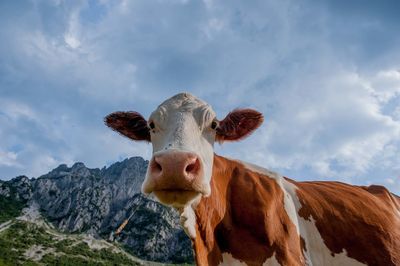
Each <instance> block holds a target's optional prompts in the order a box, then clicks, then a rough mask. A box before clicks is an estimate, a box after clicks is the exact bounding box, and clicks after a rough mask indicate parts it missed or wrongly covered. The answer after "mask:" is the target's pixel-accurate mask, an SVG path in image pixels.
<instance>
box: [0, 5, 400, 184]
mask: <svg viewBox="0 0 400 266" xmlns="http://www.w3.org/2000/svg"><path fill="white" fill-rule="evenodd" d="M339 2H340V1H339ZM339 2H337V1H334V2H332V1H321V2H319V3H317V4H316V3H311V2H308V1H305V2H301V3H298V2H295V1H290V0H285V1H279V2H276V1H255V2H252V3H247V2H243V1H231V2H230V3H229V4H226V3H223V2H219V1H210V0H207V1H156V2H152V1H89V2H86V1H68V2H66V1H51V2H48V1H30V2H24V3H16V2H14V1H9V2H7V1H5V2H4V1H3V2H2V3H1V4H0V5H1V6H0V15H1V18H0V21H1V22H2V25H3V27H2V29H1V30H0V37H1V39H2V40H3V41H2V43H1V44H0V56H1V58H2V61H1V62H0V77H1V78H0V92H1V101H0V105H1V106H2V108H1V111H0V120H1V121H0V122H1V128H0V137H2V142H1V143H0V176H1V177H2V178H11V177H13V176H14V175H17V174H27V175H31V176H37V175H39V174H41V173H44V172H46V171H48V170H50V169H51V168H53V167H55V166H56V165H57V164H59V163H72V162H74V161H84V162H86V163H87V164H88V165H89V166H92V167H101V166H102V165H104V164H108V163H111V162H113V161H115V160H118V159H120V158H123V157H126V156H133V155H144V156H145V157H147V158H149V157H150V152H151V151H150V147H149V146H146V145H145V144H142V143H133V142H131V141H129V140H127V139H124V138H122V137H120V136H119V135H117V134H115V133H114V132H112V131H110V130H108V129H107V128H106V127H105V126H104V125H103V122H102V121H103V117H104V116H105V115H107V114H108V113H110V112H113V111H116V110H136V111H140V112H142V113H143V115H144V116H148V115H149V114H150V112H151V111H152V110H153V109H154V108H155V107H156V106H157V105H158V104H159V103H160V102H161V101H163V100H165V99H166V98H167V97H170V96H172V95H173V94H175V93H177V92H181V91H189V92H192V93H193V94H195V95H197V96H199V97H201V98H203V99H204V100H206V101H208V102H209V103H210V104H211V105H212V106H213V107H214V109H215V110H216V112H217V114H218V117H220V118H223V117H224V115H226V113H228V112H229V111H230V110H232V109H234V108H236V107H252V108H256V109H258V110H260V111H262V112H263V113H264V114H265V117H266V122H265V124H264V125H263V126H262V127H261V128H260V129H259V131H258V132H256V133H255V134H254V135H252V136H251V137H250V138H249V139H247V140H245V141H243V142H241V143H232V144H227V145H223V146H218V145H217V147H216V150H217V152H219V153H222V154H224V155H227V156H229V157H235V158H241V159H244V160H248V161H252V162H255V163H259V164H262V165H264V166H267V167H271V168H273V169H275V170H277V171H280V172H282V173H284V174H286V175H288V176H292V177H296V178H298V179H336V180H342V181H346V182H351V183H356V184H367V183H381V184H385V185H387V186H388V187H390V188H392V189H393V190H395V191H397V192H399V191H400V189H399V186H398V185H396V184H397V183H396V182H397V181H396V180H398V176H399V175H400V169H399V167H398V165H400V162H399V159H398V156H396V155H397V154H399V151H400V150H399V149H400V140H399V135H400V132H399V130H400V129H399V128H400V125H399V123H400V122H399V121H400V109H399V105H400V104H399V103H400V75H399V69H400V68H399V64H398V62H399V60H400V53H399V49H398V48H397V47H400V45H399V44H400V43H399V40H400V38H399V37H398V35H397V34H395V32H396V31H395V29H396V27H398V25H399V23H400V22H399V20H398V19H397V17H396V16H394V14H393V10H395V8H393V6H392V7H391V5H394V4H395V3H394V2H393V3H390V4H388V7H385V8H384V7H381V5H378V6H379V7H377V5H376V4H371V3H370V4H363V5H360V6H359V7H357V8H355V7H354V6H353V5H350V4H349V5H347V4H346V7H345V6H343V3H341V2H340V3H339ZM382 6H383V5H382ZM385 14H387V15H385ZM310 18H312V19H310ZM11 22H12V23H11ZM396 178H397V179H396Z"/></svg>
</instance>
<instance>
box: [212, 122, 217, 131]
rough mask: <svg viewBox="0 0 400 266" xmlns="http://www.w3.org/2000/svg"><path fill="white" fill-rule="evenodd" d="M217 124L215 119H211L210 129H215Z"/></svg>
mask: <svg viewBox="0 0 400 266" xmlns="http://www.w3.org/2000/svg"><path fill="white" fill-rule="evenodd" d="M217 126H218V123H217V121H212V123H211V128H212V129H216V128H217Z"/></svg>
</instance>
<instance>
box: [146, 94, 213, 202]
mask: <svg viewBox="0 0 400 266" xmlns="http://www.w3.org/2000/svg"><path fill="white" fill-rule="evenodd" d="M214 119H215V113H214V111H213V110H212V109H211V107H210V106H209V105H208V104H207V103H205V102H203V101H202V100H200V99H198V98H196V97H194V96H192V95H190V94H188V93H180V94H178V95H175V96H174V97H172V98H170V99H168V100H166V101H165V102H163V103H162V104H161V105H160V106H158V108H157V109H156V110H155V111H154V112H153V113H152V114H151V116H150V118H149V120H148V121H149V122H151V121H153V123H154V124H155V129H154V130H151V133H150V134H151V143H152V145H153V155H154V154H156V153H157V152H166V151H168V150H180V151H188V152H193V153H195V154H197V155H198V156H199V159H200V161H201V163H202V166H203V171H204V176H203V178H202V185H201V187H202V194H203V196H209V195H210V194H211V187H210V181H211V174H212V166H213V160H214V142H215V134H216V133H215V130H213V129H211V128H210V125H211V122H212V121H213V120H214ZM148 180H149V178H148V174H146V177H145V180H144V182H143V184H142V191H143V187H145V186H146V185H147V183H148Z"/></svg>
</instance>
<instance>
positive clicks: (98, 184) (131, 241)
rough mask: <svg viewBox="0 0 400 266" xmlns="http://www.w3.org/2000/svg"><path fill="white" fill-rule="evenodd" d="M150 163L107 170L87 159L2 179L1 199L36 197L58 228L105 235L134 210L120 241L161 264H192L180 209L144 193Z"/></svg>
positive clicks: (130, 161)
mask: <svg viewBox="0 0 400 266" xmlns="http://www.w3.org/2000/svg"><path fill="white" fill-rule="evenodd" d="M147 163H148V162H147V161H145V160H143V159H142V158H141V157H132V158H129V159H126V160H124V161H122V162H118V163H115V164H113V165H111V166H110V167H108V168H103V169H89V168H87V167H86V166H85V165H84V164H83V163H75V164H74V165H73V166H72V167H70V168H69V167H67V166H66V165H60V166H58V167H57V168H55V169H54V170H52V171H51V172H49V173H48V174H45V175H43V176H41V177H39V178H37V179H28V178H27V177H25V176H21V177H17V178H14V179H12V180H10V181H6V182H2V183H0V195H1V196H2V197H8V198H15V199H16V200H18V201H19V202H28V201H36V202H37V203H38V205H39V206H40V209H41V211H42V214H43V215H44V216H45V217H46V218H47V219H48V220H49V221H50V222H51V223H52V224H53V225H54V226H55V227H57V228H58V229H59V230H61V231H63V232H69V233H78V232H79V233H88V234H91V235H94V236H96V237H101V238H105V239H111V238H113V234H112V232H113V231H115V230H116V228H118V226H119V225H120V224H121V223H122V222H123V221H124V220H125V219H126V218H127V217H128V216H129V215H131V214H132V213H133V216H132V218H131V219H130V221H129V223H128V225H127V226H126V227H125V229H124V230H123V231H122V233H121V234H120V235H118V236H116V237H115V240H116V241H118V242H120V243H122V244H123V245H125V246H126V248H127V250H128V251H130V252H131V253H133V254H134V255H136V256H138V257H140V258H143V259H146V260H152V261H160V262H175V263H177V262H191V261H192V260H193V259H192V250H191V242H190V240H189V239H188V237H187V236H186V235H185V233H184V232H183V230H182V229H181V228H180V226H179V216H178V214H177V213H176V211H175V210H173V209H171V208H167V207H164V206H162V205H161V204H159V203H157V202H155V201H153V200H152V199H149V198H145V197H144V196H143V195H141V194H140V186H141V184H142V182H143V180H144V176H145V173H146V169H147Z"/></svg>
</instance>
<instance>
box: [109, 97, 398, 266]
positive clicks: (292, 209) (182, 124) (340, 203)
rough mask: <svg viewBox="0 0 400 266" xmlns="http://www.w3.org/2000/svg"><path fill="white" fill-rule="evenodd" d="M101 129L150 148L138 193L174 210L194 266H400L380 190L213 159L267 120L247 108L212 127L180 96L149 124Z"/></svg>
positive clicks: (392, 215)
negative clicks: (217, 148)
mask: <svg viewBox="0 0 400 266" xmlns="http://www.w3.org/2000/svg"><path fill="white" fill-rule="evenodd" d="M105 122H106V124H107V125H108V126H109V127H111V128H112V129H114V130H116V131H118V132H119V133H121V134H122V135H124V136H127V137H129V138H131V139H133V140H138V141H148V142H151V143H152V146H153V157H152V158H151V160H150V162H149V167H148V170H147V173H146V178H145V181H144V182H143V184H142V192H143V193H145V194H150V193H152V194H154V195H155V196H156V198H157V199H158V200H159V201H160V202H162V203H163V204H166V205H169V206H173V207H175V208H176V209H177V210H178V211H179V213H180V219H181V225H182V227H183V228H184V230H185V232H186V233H187V234H188V236H189V237H190V238H191V239H192V242H193V248H194V253H195V260H196V263H197V264H198V265H202V266H203V265H212V266H214V265H251V266H252V265H318V266H319V265H385V266H386V265H400V199H399V198H398V197H397V196H394V195H392V194H391V193H390V192H389V191H388V190H386V189H385V188H384V187H381V186H369V187H361V186H351V185H348V184H344V183H340V182H295V181H293V180H290V179H288V178H286V177H282V176H280V175H278V174H276V173H273V172H270V171H268V170H266V169H264V168H261V167H258V166H255V165H251V164H248V163H243V162H240V161H236V160H230V159H227V158H224V157H221V156H218V155H215V154H214V152H213V145H214V142H215V141H218V142H220V143H222V142H226V141H235V140H240V139H242V138H244V137H246V136H248V135H249V134H251V132H253V131H254V130H255V129H257V128H258V126H259V125H260V124H261V123H262V122H263V116H262V114H261V113H259V112H257V111H255V110H252V109H240V110H234V111H232V112H231V113H229V114H228V115H227V116H226V117H225V118H224V119H223V120H217V119H216V115H215V113H214V111H213V110H212V108H211V107H210V106H209V105H208V104H207V103H205V102H203V101H202V100H200V99H198V98H196V97H194V96H192V95H190V94H187V93H182V94H178V95H175V96H174V97H172V98H170V99H168V100H166V101H165V102H163V103H162V104H161V105H160V106H158V108H157V109H156V110H155V111H154V112H153V113H152V114H151V116H150V118H149V119H148V120H147V121H146V119H144V118H143V117H142V116H141V115H140V114H139V113H137V112H115V113H112V114H110V115H109V116H107V117H106V120H105Z"/></svg>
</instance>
